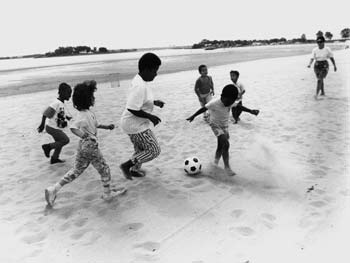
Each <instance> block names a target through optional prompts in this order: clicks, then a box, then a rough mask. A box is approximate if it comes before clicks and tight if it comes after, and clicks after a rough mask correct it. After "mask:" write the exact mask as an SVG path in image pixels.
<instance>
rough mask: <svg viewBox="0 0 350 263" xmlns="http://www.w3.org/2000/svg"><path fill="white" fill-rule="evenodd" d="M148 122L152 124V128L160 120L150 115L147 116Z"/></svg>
mask: <svg viewBox="0 0 350 263" xmlns="http://www.w3.org/2000/svg"><path fill="white" fill-rule="evenodd" d="M149 120H150V121H151V122H152V123H153V125H154V126H156V125H157V124H158V123H160V122H161V120H160V119H159V118H158V117H157V116H155V115H151V114H150V116H149Z"/></svg>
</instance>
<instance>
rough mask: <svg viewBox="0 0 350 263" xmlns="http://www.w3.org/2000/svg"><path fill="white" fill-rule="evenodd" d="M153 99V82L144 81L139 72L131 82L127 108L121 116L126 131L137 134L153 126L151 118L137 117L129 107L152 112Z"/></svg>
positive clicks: (123, 128)
mask: <svg viewBox="0 0 350 263" xmlns="http://www.w3.org/2000/svg"><path fill="white" fill-rule="evenodd" d="M153 101H154V97H153V92H152V84H151V82H146V81H144V80H143V79H142V78H141V76H140V75H139V74H137V75H136V76H135V77H134V79H133V80H132V82H131V88H130V90H129V95H128V99H127V102H126V106H125V110H124V112H123V114H122V117H121V128H122V130H123V131H124V132H125V133H127V134H137V133H141V132H143V131H145V130H147V129H149V128H150V127H151V121H150V120H149V119H146V118H140V117H137V116H135V115H134V114H132V113H131V112H130V111H128V109H130V110H134V111H140V110H142V111H144V112H147V113H151V112H152V111H153V106H154V104H153Z"/></svg>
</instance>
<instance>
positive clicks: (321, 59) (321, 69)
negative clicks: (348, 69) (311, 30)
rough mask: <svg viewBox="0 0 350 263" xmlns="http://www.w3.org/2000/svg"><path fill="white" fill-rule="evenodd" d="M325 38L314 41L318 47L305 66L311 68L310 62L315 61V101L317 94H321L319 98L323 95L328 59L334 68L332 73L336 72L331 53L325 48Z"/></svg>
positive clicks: (321, 37) (320, 37)
mask: <svg viewBox="0 0 350 263" xmlns="http://www.w3.org/2000/svg"><path fill="white" fill-rule="evenodd" d="M325 41H326V40H325V38H324V37H323V36H319V37H317V39H316V42H317V45H318V47H315V48H314V49H313V50H312V53H311V56H312V57H311V59H310V63H309V65H308V66H307V67H308V68H310V67H311V65H312V62H313V61H314V60H315V65H314V71H315V74H316V78H317V86H316V94H315V99H317V97H318V94H319V93H320V92H321V96H324V95H325V92H324V81H323V79H325V78H326V76H327V74H328V69H329V64H328V59H330V60H331V61H332V64H333V66H334V71H337V66H336V65H335V60H334V56H333V53H332V51H331V49H330V48H329V47H325Z"/></svg>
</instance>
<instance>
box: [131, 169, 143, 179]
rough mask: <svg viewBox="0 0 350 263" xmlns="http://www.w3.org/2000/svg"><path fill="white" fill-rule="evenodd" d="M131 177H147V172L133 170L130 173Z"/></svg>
mask: <svg viewBox="0 0 350 263" xmlns="http://www.w3.org/2000/svg"><path fill="white" fill-rule="evenodd" d="M130 175H131V176H132V177H145V176H146V173H145V172H142V171H140V170H131V171H130Z"/></svg>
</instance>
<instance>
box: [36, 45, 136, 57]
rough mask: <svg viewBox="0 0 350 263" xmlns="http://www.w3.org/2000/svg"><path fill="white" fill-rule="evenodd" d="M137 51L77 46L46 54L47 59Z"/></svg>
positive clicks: (58, 49) (61, 48) (60, 48)
mask: <svg viewBox="0 0 350 263" xmlns="http://www.w3.org/2000/svg"><path fill="white" fill-rule="evenodd" d="M133 51H137V49H135V48H133V49H117V50H108V49H107V48H106V47H99V48H97V47H93V48H91V47H89V46H76V47H59V48H57V49H56V50H55V51H54V52H47V53H45V55H43V56H45V57H57V56H73V55H86V54H107V53H122V52H133Z"/></svg>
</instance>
